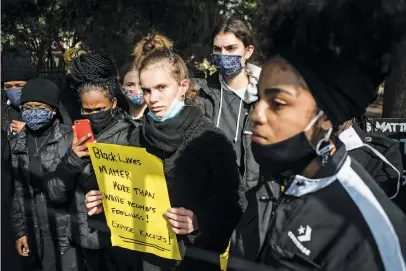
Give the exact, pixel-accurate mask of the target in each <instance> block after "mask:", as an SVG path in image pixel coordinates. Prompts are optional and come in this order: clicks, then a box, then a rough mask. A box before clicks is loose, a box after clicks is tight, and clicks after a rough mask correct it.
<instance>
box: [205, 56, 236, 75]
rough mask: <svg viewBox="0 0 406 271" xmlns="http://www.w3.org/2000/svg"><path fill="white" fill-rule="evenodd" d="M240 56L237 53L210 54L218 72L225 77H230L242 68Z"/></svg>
mask: <svg viewBox="0 0 406 271" xmlns="http://www.w3.org/2000/svg"><path fill="white" fill-rule="evenodd" d="M241 59H242V56H239V55H223V54H214V55H212V62H213V65H214V66H215V67H216V68H217V70H218V71H219V73H220V74H221V75H222V76H224V77H227V78H231V77H234V76H236V75H237V74H239V73H240V72H241V70H242V68H243V66H242V64H241Z"/></svg>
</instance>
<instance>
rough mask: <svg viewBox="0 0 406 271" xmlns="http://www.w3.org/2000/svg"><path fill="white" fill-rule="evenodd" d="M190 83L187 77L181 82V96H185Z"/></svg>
mask: <svg viewBox="0 0 406 271" xmlns="http://www.w3.org/2000/svg"><path fill="white" fill-rule="evenodd" d="M189 85H190V81H189V80H188V79H185V80H183V81H182V82H181V83H180V87H181V89H182V92H181V97H185V95H186V92H187V91H188V89H189Z"/></svg>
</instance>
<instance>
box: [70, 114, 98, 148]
mask: <svg viewBox="0 0 406 271" xmlns="http://www.w3.org/2000/svg"><path fill="white" fill-rule="evenodd" d="M74 125H75V131H76V135H77V137H78V140H79V139H81V138H82V137H84V136H87V135H88V134H91V137H90V138H89V139H88V140H86V141H85V143H86V144H87V143H92V142H94V135H93V132H92V127H91V126H90V121H89V120H87V119H84V120H75V122H74Z"/></svg>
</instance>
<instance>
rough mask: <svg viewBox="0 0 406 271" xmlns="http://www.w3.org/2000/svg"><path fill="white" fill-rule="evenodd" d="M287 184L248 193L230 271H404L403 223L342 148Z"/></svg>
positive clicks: (263, 185)
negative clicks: (313, 173) (311, 171)
mask: <svg viewBox="0 0 406 271" xmlns="http://www.w3.org/2000/svg"><path fill="white" fill-rule="evenodd" d="M289 183H290V185H289V186H288V187H287V188H286V189H285V190H284V191H283V192H280V195H279V191H280V190H279V189H278V185H277V184H275V183H272V182H267V181H262V183H261V185H259V186H258V187H257V188H256V189H255V190H251V191H250V194H249V195H248V201H249V203H248V209H247V211H246V213H245V214H244V217H243V218H242V220H241V221H240V224H239V225H238V227H237V229H236V231H235V232H234V236H233V241H232V247H231V251H230V254H231V255H230V256H231V258H230V262H229V269H228V270H298V271H299V270H300V271H303V270H357V271H363V270H365V271H373V270H388V271H392V270H393V271H397V270H399V271H400V270H406V265H405V256H406V216H405V214H404V213H403V212H402V211H400V210H399V209H398V208H397V207H396V206H395V205H394V204H393V203H392V202H391V201H390V200H389V199H388V198H387V196H386V195H385V193H384V191H382V189H381V188H380V187H379V185H378V184H377V183H376V182H375V181H374V180H373V179H372V178H371V177H370V175H369V174H368V173H367V172H366V171H365V170H364V169H363V168H362V167H361V166H360V165H359V164H358V163H357V162H356V161H355V160H354V159H352V158H350V157H349V156H348V155H347V153H346V151H345V147H344V146H341V147H340V148H339V149H338V150H337V152H336V153H335V154H334V155H333V156H332V157H331V158H330V160H329V162H328V164H327V165H326V166H324V167H323V168H322V169H321V170H320V171H319V172H318V173H317V174H316V176H315V177H314V178H313V179H308V178H305V177H303V176H294V177H292V178H291V181H290V182H289ZM242 259H243V260H242Z"/></svg>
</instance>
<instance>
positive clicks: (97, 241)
mask: <svg viewBox="0 0 406 271" xmlns="http://www.w3.org/2000/svg"><path fill="white" fill-rule="evenodd" d="M91 61H94V65H89V63H90V62H91ZM84 64H86V65H87V69H86V70H83V69H78V68H77V67H82V66H83V65H84ZM113 68H114V65H113V62H112V61H111V60H110V59H109V58H108V57H107V56H105V55H98V54H86V55H81V56H79V57H77V58H75V59H74V60H73V62H72V63H71V67H70V69H71V74H72V76H73V78H76V79H77V81H76V84H77V85H78V86H79V87H78V91H79V96H80V99H81V105H82V109H81V110H82V117H83V118H85V119H88V120H89V121H90V124H91V128H92V132H93V134H94V136H95V140H97V142H99V143H109V144H118V145H127V144H128V140H129V135H130V133H131V131H132V129H133V128H134V127H135V126H136V125H138V124H137V123H134V122H133V121H132V118H131V117H130V116H128V115H127V114H126V113H123V111H122V110H121V109H119V108H118V107H117V99H116V97H115V93H116V87H117V82H116V78H115V77H112V76H111V70H112V69H113ZM73 129H74V127H73ZM87 139H88V137H85V138H77V136H76V132H75V130H73V140H72V148H71V149H70V150H69V151H68V152H67V154H66V155H65V157H64V158H63V160H62V163H61V167H62V169H61V171H62V172H64V178H63V179H58V180H52V181H50V182H48V193H49V196H50V200H52V201H54V202H59V203H64V202H68V203H69V205H70V216H71V223H70V224H69V227H68V229H69V230H68V232H69V238H70V239H71V241H72V242H73V243H75V244H76V245H78V246H80V247H81V252H82V254H83V256H84V258H85V260H86V265H87V268H88V270H91V271H102V270H111V268H114V266H112V265H111V262H110V260H109V248H110V246H111V244H110V231H109V229H108V227H107V224H106V221H105V217H104V215H103V214H101V215H100V214H99V215H97V214H96V215H94V216H92V217H89V216H88V211H87V209H86V206H85V195H86V193H87V192H89V191H91V190H95V189H98V184H97V180H96V176H95V174H94V171H93V167H92V164H91V161H90V159H89V157H88V156H89V154H88V152H87V148H86V146H85V145H84V144H83V143H84V142H85V141H86V140H87ZM91 214H92V213H91Z"/></svg>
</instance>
